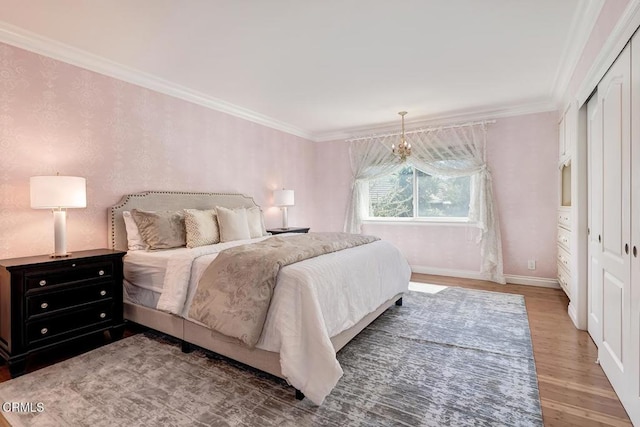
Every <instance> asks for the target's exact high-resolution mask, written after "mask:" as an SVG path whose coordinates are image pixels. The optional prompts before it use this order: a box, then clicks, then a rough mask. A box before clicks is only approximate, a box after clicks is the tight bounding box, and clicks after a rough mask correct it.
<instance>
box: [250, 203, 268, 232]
mask: <svg viewBox="0 0 640 427" xmlns="http://www.w3.org/2000/svg"><path fill="white" fill-rule="evenodd" d="M247 223H248V224H247V225H248V226H249V234H250V235H251V238H252V239H254V238H256V237H262V236H266V235H267V230H266V229H265V227H264V219H263V217H262V211H261V210H260V208H259V207H257V206H254V207H252V208H249V209H247Z"/></svg>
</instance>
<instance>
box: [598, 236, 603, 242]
mask: <svg viewBox="0 0 640 427" xmlns="http://www.w3.org/2000/svg"><path fill="white" fill-rule="evenodd" d="M600 242H602V236H600V235H599V234H598V243H600Z"/></svg>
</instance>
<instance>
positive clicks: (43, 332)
mask: <svg viewBox="0 0 640 427" xmlns="http://www.w3.org/2000/svg"><path fill="white" fill-rule="evenodd" d="M47 332H49V330H48V329H47V328H42V329H40V333H41V334H42V335H47Z"/></svg>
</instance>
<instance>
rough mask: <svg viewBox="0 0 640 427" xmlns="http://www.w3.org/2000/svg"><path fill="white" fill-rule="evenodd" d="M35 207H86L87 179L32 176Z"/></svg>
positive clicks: (33, 205)
mask: <svg viewBox="0 0 640 427" xmlns="http://www.w3.org/2000/svg"><path fill="white" fill-rule="evenodd" d="M30 188H31V207H32V208H33V209H56V208H86V207H87V180H86V179H84V178H81V177H77V176H32V177H31V180H30Z"/></svg>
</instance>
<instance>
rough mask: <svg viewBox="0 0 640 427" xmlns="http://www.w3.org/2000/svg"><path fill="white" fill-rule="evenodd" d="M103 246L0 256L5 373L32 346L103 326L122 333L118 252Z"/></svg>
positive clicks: (0, 353) (20, 368)
mask: <svg viewBox="0 0 640 427" xmlns="http://www.w3.org/2000/svg"><path fill="white" fill-rule="evenodd" d="M125 253H126V252H122V251H113V250H109V249H96V250H91V251H79V252H74V253H73V254H72V255H71V256H69V257H67V258H51V257H50V256H48V255H41V256H34V257H25V258H13V259H5V260H0V300H1V301H2V303H1V304H0V357H2V358H4V359H5V360H6V361H7V362H8V364H9V371H10V372H11V376H13V377H15V376H19V375H22V374H23V373H24V369H25V364H26V357H27V356H28V355H29V354H31V353H33V352H36V351H39V350H44V349H47V348H50V347H53V346H57V345H60V344H62V343H66V342H68V341H71V340H73V339H76V338H80V337H83V336H86V335H89V334H93V333H96V332H101V331H105V330H109V333H110V335H111V338H112V339H118V338H121V337H122V334H123V332H124V320H123V316H122V310H123V304H122V257H123V256H124V254H125Z"/></svg>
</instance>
